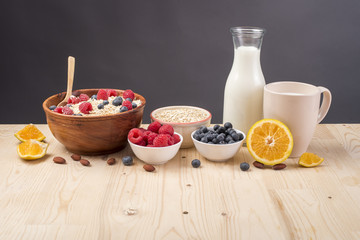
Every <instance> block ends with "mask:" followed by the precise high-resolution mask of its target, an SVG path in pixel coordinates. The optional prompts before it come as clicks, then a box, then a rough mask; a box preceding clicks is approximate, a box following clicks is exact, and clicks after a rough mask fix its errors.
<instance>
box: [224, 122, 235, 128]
mask: <svg viewBox="0 0 360 240" xmlns="http://www.w3.org/2000/svg"><path fill="white" fill-rule="evenodd" d="M224 127H225V128H226V129H228V128H232V127H233V125H232V124H231V123H230V122H226V123H224Z"/></svg>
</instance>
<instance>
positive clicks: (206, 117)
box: [150, 106, 212, 148]
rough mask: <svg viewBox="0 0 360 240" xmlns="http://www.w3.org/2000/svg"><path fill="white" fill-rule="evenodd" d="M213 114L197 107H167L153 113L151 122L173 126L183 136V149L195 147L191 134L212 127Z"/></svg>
mask: <svg viewBox="0 0 360 240" xmlns="http://www.w3.org/2000/svg"><path fill="white" fill-rule="evenodd" d="M211 117H212V116H211V113H210V112H209V111H208V110H205V109H203V108H200V107H195V106H167V107H162V108H158V109H155V110H154V111H152V112H151V114H150V118H151V121H152V122H154V121H158V122H160V123H161V124H169V125H171V126H172V127H173V128H174V130H175V132H177V133H180V134H181V135H182V136H183V142H182V144H181V148H190V147H193V146H194V143H193V141H192V139H191V133H192V132H193V131H195V130H196V129H198V128H200V127H202V126H206V127H208V126H210V122H211Z"/></svg>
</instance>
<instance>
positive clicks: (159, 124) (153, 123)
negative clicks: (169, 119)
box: [147, 121, 161, 133]
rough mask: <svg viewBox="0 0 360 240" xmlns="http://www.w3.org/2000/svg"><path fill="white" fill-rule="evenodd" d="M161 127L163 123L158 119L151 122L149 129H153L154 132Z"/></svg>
mask: <svg viewBox="0 0 360 240" xmlns="http://www.w3.org/2000/svg"><path fill="white" fill-rule="evenodd" d="M160 127H161V123H159V122H158V121H155V122H152V123H150V124H149V126H148V128H147V130H149V131H152V132H154V133H158V132H159V128H160Z"/></svg>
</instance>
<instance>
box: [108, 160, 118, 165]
mask: <svg viewBox="0 0 360 240" xmlns="http://www.w3.org/2000/svg"><path fill="white" fill-rule="evenodd" d="M106 162H107V164H109V165H114V164H115V163H116V160H115V158H109V159H108V160H107V161H106Z"/></svg>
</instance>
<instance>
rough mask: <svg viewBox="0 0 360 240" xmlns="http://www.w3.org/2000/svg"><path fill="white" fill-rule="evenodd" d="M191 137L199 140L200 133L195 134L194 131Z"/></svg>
mask: <svg viewBox="0 0 360 240" xmlns="http://www.w3.org/2000/svg"><path fill="white" fill-rule="evenodd" d="M193 138H194V139H196V140H198V141H200V140H201V137H200V135H199V134H197V133H196V132H195V133H194V135H193Z"/></svg>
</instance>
